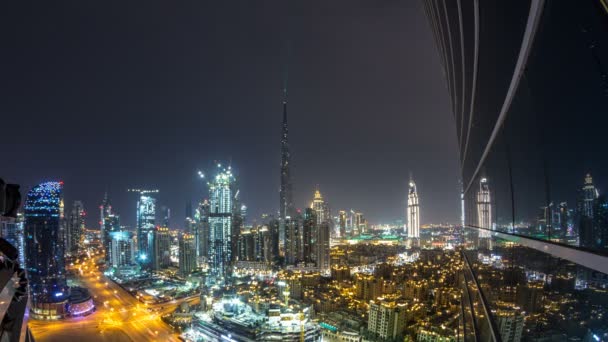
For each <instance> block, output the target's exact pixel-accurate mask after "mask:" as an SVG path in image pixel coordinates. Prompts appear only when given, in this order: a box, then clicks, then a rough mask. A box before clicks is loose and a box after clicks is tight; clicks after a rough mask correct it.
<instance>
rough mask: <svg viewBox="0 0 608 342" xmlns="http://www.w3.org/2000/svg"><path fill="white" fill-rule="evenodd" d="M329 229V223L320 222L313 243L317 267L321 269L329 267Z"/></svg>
mask: <svg viewBox="0 0 608 342" xmlns="http://www.w3.org/2000/svg"><path fill="white" fill-rule="evenodd" d="M330 231H331V228H330V224H329V222H327V221H324V222H323V223H321V224H320V225H319V226H318V229H317V241H316V242H315V244H314V247H315V248H314V249H316V252H317V257H316V262H317V267H318V268H320V269H322V270H327V269H329V267H330V255H329V252H330V248H329V239H330Z"/></svg>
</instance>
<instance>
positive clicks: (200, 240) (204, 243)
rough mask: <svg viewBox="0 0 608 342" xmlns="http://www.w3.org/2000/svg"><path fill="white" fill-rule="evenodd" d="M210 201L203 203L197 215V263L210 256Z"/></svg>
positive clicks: (195, 232) (195, 236)
mask: <svg viewBox="0 0 608 342" xmlns="http://www.w3.org/2000/svg"><path fill="white" fill-rule="evenodd" d="M209 212H210V206H209V201H208V200H204V201H202V202H201V203H200V204H199V206H198V208H197V210H196V214H195V221H196V224H195V226H194V228H195V230H194V240H195V244H196V257H197V260H198V261H197V262H199V263H200V262H202V261H203V259H207V256H208V255H209V239H210V235H209Z"/></svg>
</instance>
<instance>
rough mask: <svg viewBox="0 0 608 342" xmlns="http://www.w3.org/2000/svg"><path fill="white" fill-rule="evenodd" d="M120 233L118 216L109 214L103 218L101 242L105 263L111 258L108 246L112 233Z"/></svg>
mask: <svg viewBox="0 0 608 342" xmlns="http://www.w3.org/2000/svg"><path fill="white" fill-rule="evenodd" d="M118 231H120V216H118V215H115V214H109V215H107V216H106V217H105V219H104V222H103V231H102V235H101V240H102V244H103V248H104V252H105V255H106V261H109V260H110V257H111V247H110V244H111V242H112V236H111V235H112V233H114V232H118Z"/></svg>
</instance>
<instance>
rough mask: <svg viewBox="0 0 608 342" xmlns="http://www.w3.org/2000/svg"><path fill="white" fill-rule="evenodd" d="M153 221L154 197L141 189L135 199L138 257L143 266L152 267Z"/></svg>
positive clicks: (154, 211) (154, 219)
mask: <svg viewBox="0 0 608 342" xmlns="http://www.w3.org/2000/svg"><path fill="white" fill-rule="evenodd" d="M155 223H156V199H155V198H153V197H150V196H148V195H146V194H145V192H144V191H142V192H141V194H140V197H139V201H137V247H138V255H139V256H138V258H139V261H140V263H141V264H142V266H143V267H144V268H150V267H152V254H153V253H154V226H155Z"/></svg>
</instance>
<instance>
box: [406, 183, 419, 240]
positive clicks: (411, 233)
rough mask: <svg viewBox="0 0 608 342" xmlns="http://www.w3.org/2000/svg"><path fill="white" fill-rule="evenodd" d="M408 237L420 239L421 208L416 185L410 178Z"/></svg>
mask: <svg viewBox="0 0 608 342" xmlns="http://www.w3.org/2000/svg"><path fill="white" fill-rule="evenodd" d="M407 235H408V237H409V238H414V239H418V238H420V206H419V204H418V190H417V189H416V183H414V180H413V179H412V177H411V176H410V181H409V184H408V193H407Z"/></svg>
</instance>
